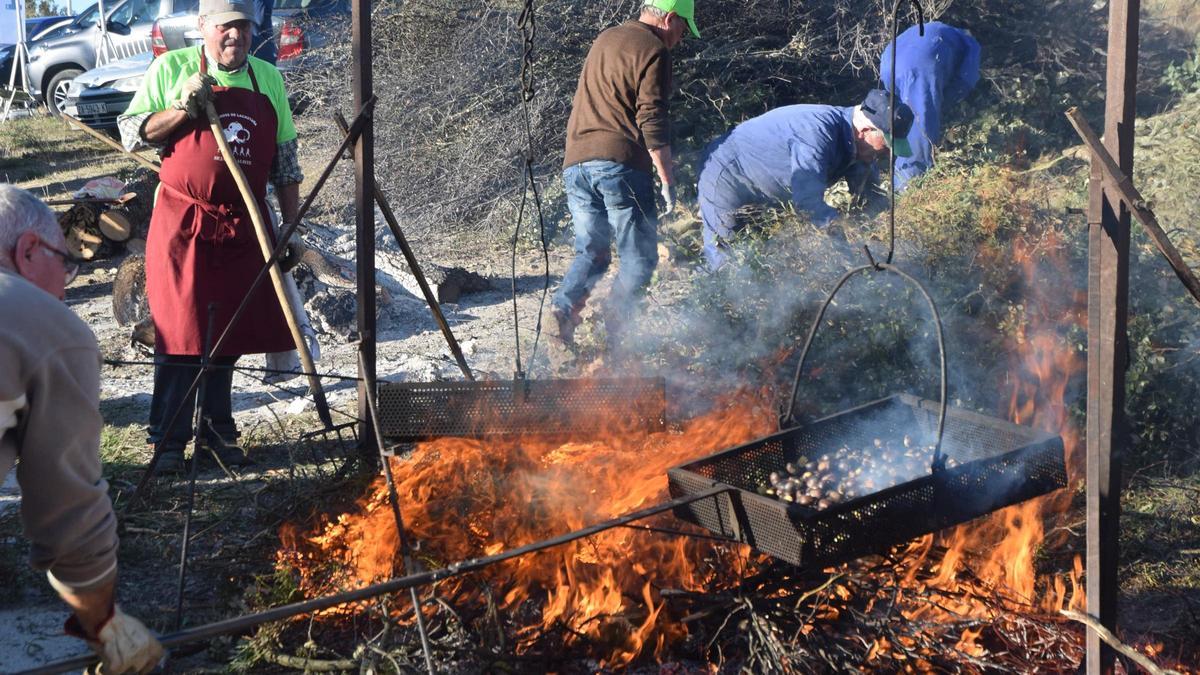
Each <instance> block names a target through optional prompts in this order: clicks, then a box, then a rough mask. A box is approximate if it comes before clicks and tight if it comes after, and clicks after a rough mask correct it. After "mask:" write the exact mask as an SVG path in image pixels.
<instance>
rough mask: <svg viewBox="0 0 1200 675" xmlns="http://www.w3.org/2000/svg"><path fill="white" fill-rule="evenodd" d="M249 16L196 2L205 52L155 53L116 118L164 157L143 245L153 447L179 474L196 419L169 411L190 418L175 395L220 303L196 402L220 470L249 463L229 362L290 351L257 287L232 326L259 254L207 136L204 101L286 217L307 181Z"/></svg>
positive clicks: (236, 8)
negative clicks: (240, 438) (151, 330)
mask: <svg viewBox="0 0 1200 675" xmlns="http://www.w3.org/2000/svg"><path fill="white" fill-rule="evenodd" d="M254 16H255V14H254V8H253V5H252V4H251V2H250V0H201V2H200V17H199V28H200V32H201V35H202V36H203V40H204V43H203V45H201V46H200V47H199V48H186V49H179V50H175V51H171V52H167V53H166V54H164V55H162V56H159V57H158V58H156V59H155V60H154V62H153V63H151V65H150V69H149V70H148V71H147V72H146V77H145V80H144V82H143V84H142V87H141V89H139V90H138V92H137V94H136V95H135V96H134V99H133V101H132V102H131V103H130V104H129V108H128V109H127V110H126V111H125V114H124V115H122V116H121V117H120V119H119V125H120V129H121V137H122V140H123V142H124V144H125V147H126V148H128V149H131V150H132V149H134V148H136V147H140V146H143V145H149V146H156V147H158V148H160V152H161V154H162V157H163V162H162V171H161V173H160V174H159V178H160V180H161V185H160V188H159V191H158V194H157V197H156V200H155V206H154V213H153V215H152V217H151V220H150V233H149V236H148V238H147V241H146V294H147V297H148V299H149V302H150V314H151V316H152V317H153V319H154V327H155V332H156V344H155V352H156V356H155V361H156V367H155V376H154V397H153V399H152V401H151V406H150V442H151V443H155V444H161V446H162V450H161V455H160V457H159V462H158V468H159V470H164V471H176V472H177V471H180V470H182V468H183V448H184V446H185V445H186V444H187V442H188V440H189V439H190V438H191V435H192V430H191V427H190V420H191V415H189V414H177V410H178V409H179V408H180V407H181V406H186V407H188V408H189V410H190V406H188V405H187V404H188V403H190V402H189V401H185V400H184V399H185V395H186V394H187V393H188V391H189V390H190V388H191V384H192V382H193V380H194V379H195V376H196V366H197V365H198V364H199V362H200V356H201V355H202V354H203V353H204V350H205V336H206V335H207V334H208V329H209V326H208V314H209V311H208V308H209V306H210V305H213V306H215V313H214V315H213V316H214V317H215V318H214V325H213V326H212V331H211V332H212V335H213V339H214V340H216V339H217V338H219V337H220V336H221V335H222V334H223V333H225V332H226V331H227V330H228V331H229V334H228V335H227V336H226V338H225V339H224V341H223V342H222V344H221V348H220V350H219V351H218V352H217V353H216V354H215V355H214V357H215V358H214V359H213V363H214V364H215V365H216V366H218V367H217V368H216V369H215V370H213V371H212V372H211V373H210V374H209V379H208V384H207V387H206V395H205V400H204V401H203V406H204V409H205V413H206V416H207V417H208V418H209V419H210V420H211V426H210V428H209V429H207V430H205V434H204V435H205V439H204V440H205V441H207V443H208V444H209V446H210V447H213V448H214V449H215V450H216V451H217V454H218V457H219V458H220V459H221V461H222V462H223V463H226V464H229V463H234V464H241V463H245V462H246V458H245V454H244V453H243V452H242V450H241V449H240V448H238V447H237V446H236V445H234V439H236V437H237V430H236V427H235V425H234V421H233V414H232V401H231V397H232V392H231V389H232V379H233V365H234V363H235V362H236V360H237V358H238V356H240V355H242V354H259V353H272V352H283V351H287V350H290V349H292V348H293V347H294V346H295V345H294V343H293V341H292V338H291V335H290V334H289V330H288V327H287V324H286V323H285V318H284V315H283V310H282V308H281V306H280V303H279V302H278V301H277V299H276V297H275V296H274V295H273V294H272V290H271V287H270V286H269V285H260V287H259V288H257V289H255V292H254V294H253V295H252V296H251V298H250V300H249V303H250V304H249V307H248V308H247V311H245V312H244V314H243V315H242V316H241V317H240V319H239V320H238V323H237V324H236V325H234V326H232V327H230V326H229V322H230V319H231V318H232V315H233V313H234V311H235V310H236V309H237V307H238V305H239V304H240V303H241V302H242V299H243V297H244V296H245V295H246V293H247V291H248V290H249V289H250V286H251V284H252V283H253V281H254V278H255V276H256V275H257V273H258V271H259V270H260V269H261V267H262V265H263V255H262V251H261V249H260V247H259V244H258V242H257V239H256V234H255V231H254V226H253V222H252V219H251V216H250V214H249V212H248V211H247V207H246V205H245V202H244V201H243V199H242V197H241V194H240V192H239V189H238V185H237V183H236V181H235V178H234V176H233V175H232V174H231V173H230V171H229V169H228V168H227V167H226V165H225V163H224V160H223V159H222V155H221V150H220V149H219V148H218V144H217V140H216V139H215V138H214V137H213V134H212V133H210V130H209V122H208V120H207V119H206V117H205V107H206V105H207V104H208V103H212V104H213V105H214V106H215V107H216V109H217V111H218V116H219V119H220V128H221V130H222V132H223V135H224V137H225V140H226V141H227V143H228V145H229V147H230V150H231V152H232V154H233V156H234V160H235V161H236V162H237V164H238V165H239V166H240V167H241V168H242V171H243V173H244V174H245V176H246V179H247V181H248V183H249V187H250V190H251V192H253V194H254V196H255V197H256V198H257V201H258V204H257V206H258V209H259V210H260V213H267V209H266V201H265V197H266V192H267V183H268V181H269V182H270V183H272V184H274V185H275V188H276V193H277V195H278V197H279V205H280V210H281V212H282V217H283V221H284V222H285V223H291V222H293V221H294V220H295V217H296V214H297V212H298V210H299V204H300V182H301V181H302V180H303V178H304V177H303V174H302V173H301V171H300V165H299V161H298V160H297V153H296V129H295V126H294V125H293V123H292V114H291V109H290V108H289V106H288V98H287V92H286V90H285V89H284V85H283V77H282V76H281V75H280V73H279V71H278V70H277V69H276V68H275V67H274V66H272V65H271V64H269V63H267V62H266V61H263V60H261V59H259V58H257V57H255V56H252V55H250V54H249V49H250V44H251V39H252V37H253V35H254V31H255V25H254ZM172 419H174V421H173V422H172Z"/></svg>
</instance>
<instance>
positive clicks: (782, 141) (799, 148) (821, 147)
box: [697, 105, 874, 270]
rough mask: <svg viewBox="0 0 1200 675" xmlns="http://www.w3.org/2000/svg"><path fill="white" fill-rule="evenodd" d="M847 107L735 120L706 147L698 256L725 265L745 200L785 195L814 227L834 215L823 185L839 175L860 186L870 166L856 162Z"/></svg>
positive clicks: (794, 109) (788, 109)
mask: <svg viewBox="0 0 1200 675" xmlns="http://www.w3.org/2000/svg"><path fill="white" fill-rule="evenodd" d="M853 115H854V108H853V107H840V106H832V105H789V106H784V107H782V108H776V109H774V110H771V111H769V112H767V113H765V114H762V115H759V116H758V117H754V118H752V119H748V120H746V121H745V122H742V123H741V124H739V125H737V126H736V127H734V128H733V131H731V132H729V133H727V134H725V135H724V136H722V137H720V138H718V139H717V140H715V141H713V142H712V143H710V144H709V146H708V149H707V150H706V151H705V152H706V154H707V158H706V159H705V161H704V168H703V169H701V171H700V181H699V185H698V186H697V193H698V196H699V201H700V216H701V218H702V219H703V220H704V257H705V258H706V259H707V260H708V265H709V267H710V268H712V269H714V270H715V269H717V268H718V267H720V266H721V265H722V264H723V263H724V262H725V257H726V253H725V251H723V250H722V249H723V248H725V247H726V246H728V240H729V237H730V235H731V234H732V233H733V231H734V230H735V229H737V223H736V219H735V212H736V211H737V210H738V209H739V208H741V207H742V206H745V205H747V204H763V203H765V204H769V203H772V202H786V201H788V200H791V202H792V204H794V205H795V207H796V210H797V211H799V212H801V213H804V214H807V215H808V216H809V217H810V218H812V221H813V223H815V224H817V225H828V224H829V223H830V222H831V221H833V220H834V219H835V218H837V216H838V212H837V209H835V208H833V207H832V206H830V205H828V204H826V203H825V190H826V189H827V188H828V187H829V186H831V185H833V184H834V183H836V182H837V181H838V180H839V179H841V178H846V179H847V181H848V182H849V184H850V186H851V189H852V190H858V189H861V186H860V185H859V183H861V182H863V181H865V180H866V179H867V178H868V176H867V175H865V174H866V173H867V172H874V166H873V165H866V164H863V163H862V162H857V161H855V149H854V125H853Z"/></svg>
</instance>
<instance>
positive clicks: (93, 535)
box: [0, 184, 163, 673]
mask: <svg viewBox="0 0 1200 675" xmlns="http://www.w3.org/2000/svg"><path fill="white" fill-rule="evenodd" d="M64 246H65V242H64V240H63V235H62V231H61V230H60V229H59V226H58V221H57V220H56V219H55V218H54V214H53V213H51V211H50V209H48V208H46V206H45V205H44V204H42V203H41V202H40V201H38V199H37V198H36V197H34V196H33V195H31V194H29V193H28V192H26V191H24V190H21V189H19V188H16V187H13V186H12V185H6V184H0V480H3V478H4V477H5V476H7V475H8V472H9V470H10V469H12V468H13V466H14V465H15V466H16V471H17V483H18V484H19V485H20V487H21V521H22V525H23V526H24V531H25V536H27V537H28V538H29V539H30V541H31V543H32V547H31V552H30V562H31V563H32V565H33V566H34V568H36V569H39V570H44V571H45V572H46V578H47V579H48V580H49V582H50V585H51V586H53V587H54V590H55V591H57V592H58V595H59V597H61V598H62V599H63V601H64V602H66V603H67V604H68V605H69V606H70V607H71V609H72V611H73V613H72V615H71V617H70V618H69V619H68V620H67V632H68V633H70V634H72V635H75V636H76V637H80V638H83V639H85V640H87V642H88V644H89V645H90V646H91V647H92V649H93V650H95V651H96V653H97V654H98V655H99V656H100V659H101V662H102V663H103V668H102V672H105V673H131V672H139V673H144V672H149V671H150V670H151V669H152V668H154V666H155V665H156V664H157V663H158V662H159V660H160V659H161V658H162V656H163V649H162V645H160V644H159V643H158V640H156V639H155V637H154V635H153V634H151V633H150V631H149V630H147V629H146V627H145V626H144V625H142V623H141V622H140V621H138V620H137V619H135V618H133V617H131V616H129V615H128V614H125V613H124V612H122V611H121V608H120V607H118V606H117V605H116V603H115V596H116V592H115V588H116V578H117V520H116V517H115V516H114V515H113V508H112V502H111V501H109V498H108V483H107V482H106V481H105V480H104V477H103V475H102V473H101V467H100V429H101V427H102V426H103V420H102V419H101V418H100V408H99V404H100V350H99V348H98V347H97V346H96V338H95V336H94V335H92V332H91V330H89V329H88V327H87V324H85V323H84V322H83V321H82V320H80V319H79V317H77V316H75V314H74V313H72V312H71V310H70V309H68V308H67V306H66V305H65V304H63V303H62V302H61V301H62V299H63V297H64V295H65V290H64V289H65V288H66V285H67V284H68V283H70V281H71V279H73V278H74V276H75V273H76V271H77V270H78V265H77V264H76V262H75V260H74V259H73V258H72V257H71V256H70V255H68V254H67V253H66V252H65V251H64V250H63V248H64Z"/></svg>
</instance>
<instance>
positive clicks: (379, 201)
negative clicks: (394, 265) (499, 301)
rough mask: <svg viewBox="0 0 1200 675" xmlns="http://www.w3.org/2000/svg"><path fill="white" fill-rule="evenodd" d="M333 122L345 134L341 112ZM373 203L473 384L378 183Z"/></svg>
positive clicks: (418, 265) (431, 291) (459, 366)
mask: <svg viewBox="0 0 1200 675" xmlns="http://www.w3.org/2000/svg"><path fill="white" fill-rule="evenodd" d="M333 119H334V122H336V123H337V125H338V128H339V129H341V130H342V133H347V130H346V118H344V117H342V113H341V112H334V114H333ZM374 188H375V190H374V193H375V203H376V205H378V206H379V211H380V213H382V214H383V220H384V222H385V223H387V226H388V229H390V230H391V231H392V236H393V237H395V239H396V243H397V244H398V245H399V246H400V253H402V254H403V255H404V261H405V262H406V263H408V268H409V269H410V270H412V273H413V277H414V278H416V280H417V285H418V286H420V287H421V295H423V296H425V304H427V305H429V311H430V313H432V314H433V321H434V323H436V324H437V325H438V329H440V330H441V331H442V336H443V337H445V338H446V344H447V345H449V346H450V353H451V354H453V355H454V360H455V362H457V363H458V369H459V370H461V371H462V374H463V377H465V378H467V379H468V380H470V381H472V382H474V381H475V375H474V373H472V372H471V367H470V366H468V365H467V359H466V357H465V356H463V353H462V347H460V346H459V344H458V339H457V338H455V337H454V331H452V330H450V324H449V323H448V322H447V321H446V317H445V315H444V314H442V306H441V304H439V303H438V300H437V298H436V297H434V295H433V290H432V289H431V288H429V282H428V281H426V280H425V273H424V272H422V271H421V264H420V263H418V262H417V256H416V254H415V253H413V250H412V247H411V246H409V245H408V239H407V238H406V237H405V236H404V232H403V231H402V230H401V229H400V222H399V221H398V220H397V219H396V214H395V213H394V212H393V211H392V206H391V204H389V203H388V201H387V197H385V196H384V194H383V190H382V189H381V188H380V187H379V184H378V183H375V185H374Z"/></svg>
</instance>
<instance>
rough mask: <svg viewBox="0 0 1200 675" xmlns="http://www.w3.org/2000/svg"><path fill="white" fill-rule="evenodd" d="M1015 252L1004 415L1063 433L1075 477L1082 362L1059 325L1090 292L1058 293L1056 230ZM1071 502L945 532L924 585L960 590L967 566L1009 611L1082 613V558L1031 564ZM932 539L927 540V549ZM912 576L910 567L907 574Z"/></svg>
mask: <svg viewBox="0 0 1200 675" xmlns="http://www.w3.org/2000/svg"><path fill="white" fill-rule="evenodd" d="M1012 251H1013V258H1014V259H1015V260H1016V261H1017V263H1018V265H1019V266H1020V268H1021V270H1022V272H1023V277H1024V286H1025V294H1024V301H1023V304H1022V306H1021V309H1022V310H1023V312H1022V316H1021V317H1020V320H1019V321H1014V322H1013V325H1012V328H1011V335H1010V336H1009V345H1008V347H1009V348H1008V350H1007V353H1008V354H1009V355H1010V365H1009V367H1008V368H1007V376H1008V381H1009V382H1010V384H1011V392H1010V395H1009V397H1008V410H1007V415H1008V418H1009V419H1010V420H1012V421H1013V422H1016V423H1018V424H1023V425H1027V426H1033V427H1035V428H1038V429H1042V430H1045V431H1050V432H1053V433H1055V434H1058V435H1060V436H1062V439H1063V444H1064V447H1065V450H1066V456H1067V474H1068V479H1069V480H1070V481H1071V482H1072V483H1074V482H1076V481H1078V480H1081V479H1082V474H1083V472H1082V467H1081V466H1080V460H1081V457H1082V453H1081V451H1080V445H1081V434H1080V433H1079V429H1078V428H1077V427H1076V426H1075V424H1074V422H1073V420H1072V419H1071V418H1070V406H1071V404H1072V403H1073V401H1072V400H1071V399H1070V392H1069V387H1070V386H1071V384H1072V383H1073V378H1075V377H1076V376H1077V375H1078V374H1080V373H1083V372H1084V371H1085V367H1086V363H1085V359H1084V356H1083V354H1081V353H1080V352H1079V351H1077V350H1074V349H1072V348H1070V346H1069V341H1068V340H1067V339H1066V336H1065V334H1064V333H1065V331H1064V329H1065V328H1070V327H1081V326H1083V325H1085V321H1086V306H1087V305H1086V296H1085V295H1084V293H1083V292H1082V291H1078V292H1076V293H1064V292H1063V288H1064V286H1067V285H1066V284H1065V283H1064V281H1066V280H1068V279H1070V278H1071V277H1070V269H1069V268H1068V265H1067V256H1066V254H1065V245H1064V244H1063V242H1062V241H1061V240H1060V239H1059V238H1058V236H1057V235H1056V234H1055V233H1054V232H1052V231H1048V232H1046V233H1044V234H1043V238H1042V239H1040V240H1038V241H1033V242H1031V241H1024V240H1017V241H1015V242H1014V246H1013V249H1012ZM1069 500H1070V495H1069V491H1068V490H1063V491H1060V492H1057V493H1052V494H1049V495H1046V496H1044V497H1040V498H1037V499H1032V500H1029V501H1026V502H1023V503H1020V504H1015V505H1013V506H1010V507H1008V508H1006V509H1003V510H1001V511H998V512H996V513H994V514H991V515H990V516H988V517H986V518H983V519H980V520H977V521H975V522H972V523H967V524H965V525H962V526H959V527H957V528H955V529H954V530H952V531H950V532H948V533H943V534H942V535H940V539H941V541H940V542H939V543H940V544H941V545H942V546H944V547H945V553H944V554H943V555H942V558H941V560H940V561H938V562H937V563H936V564H935V565H934V566H933V570H934V571H935V576H934V577H933V578H932V579H931V580H930V581H929V583H930V584H931V585H933V586H936V587H941V588H954V589H956V590H961V587H960V583H963V582H962V581H961V579H962V577H963V572H964V571H965V570H969V571H970V575H969V577H970V583H974V584H977V585H979V586H980V587H981V589H994V590H995V592H998V593H1000V594H1001V595H1002V596H1003V597H1004V598H1005V600H1006V603H1005V604H1006V605H1007V606H1008V607H1010V608H1014V609H1016V608H1021V607H1035V608H1037V609H1039V610H1042V611H1045V612H1050V613H1057V611H1058V610H1060V609H1063V608H1070V609H1082V608H1083V607H1084V605H1085V596H1084V591H1083V584H1082V581H1081V578H1082V574H1083V564H1082V561H1081V560H1080V558H1079V556H1078V555H1076V556H1075V560H1074V563H1073V565H1072V569H1071V570H1070V571H1068V572H1066V573H1065V574H1063V575H1060V576H1053V577H1051V578H1048V579H1043V580H1039V579H1038V575H1037V571H1036V569H1035V563H1036V560H1035V557H1036V555H1037V553H1038V551H1039V549H1040V548H1041V547H1042V546H1043V545H1044V544H1045V543H1046V542H1045V539H1046V532H1045V522H1046V518H1047V516H1049V515H1051V514H1054V513H1058V512H1061V511H1064V510H1066V509H1067V507H1068V506H1069ZM933 540H934V538H933V537H929V538H927V541H928V544H927V546H929V545H932V543H933ZM922 557H923V556H922ZM916 572H917V569H916V568H915V567H914V569H913V570H912V571H911V572H910V575H915V574H916ZM911 578H912V577H911V576H910V580H911ZM1068 591H1069V592H1068ZM981 592H982V591H981ZM967 597H970V596H969V594H968V595H967ZM983 607H984V606H983V605H981V604H975V603H970V602H963V603H958V604H957V605H956V606H954V607H953V610H954V612H955V613H957V614H960V615H962V616H980V615H981V614H983V613H984V612H983V611H982V610H983ZM976 637H978V633H972V634H971V635H967V634H966V633H964V636H963V639H964V641H966V644H973V643H974V642H973V641H974V639H975V638H976ZM968 638H970V639H968Z"/></svg>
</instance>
